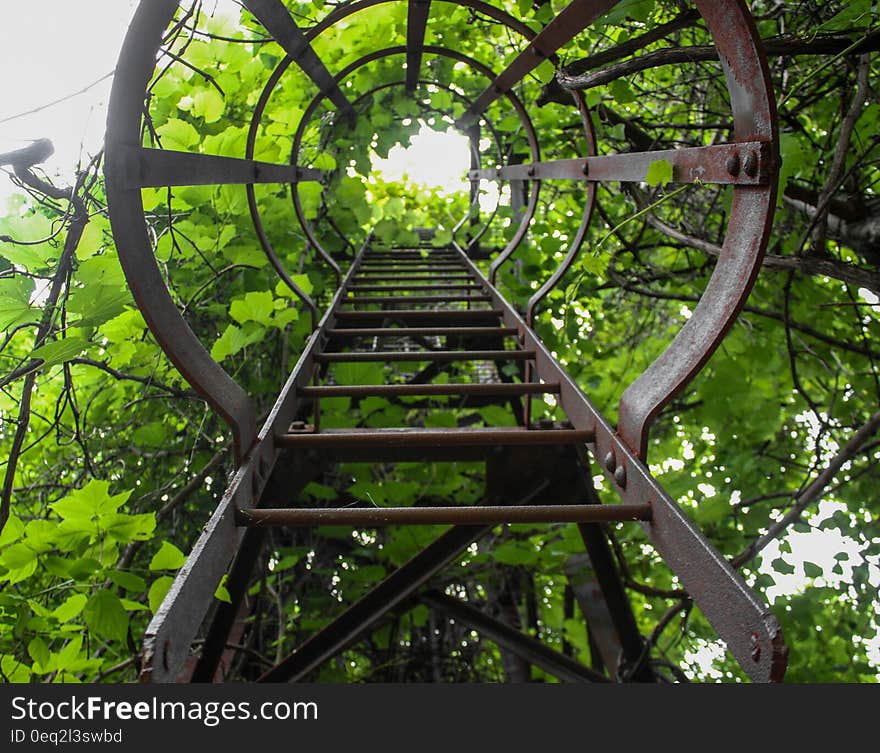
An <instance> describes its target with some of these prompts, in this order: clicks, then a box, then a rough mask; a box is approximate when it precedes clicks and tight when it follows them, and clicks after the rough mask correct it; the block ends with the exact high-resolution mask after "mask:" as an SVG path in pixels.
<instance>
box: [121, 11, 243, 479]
mask: <svg viewBox="0 0 880 753" xmlns="http://www.w3.org/2000/svg"><path fill="white" fill-rule="evenodd" d="M177 7H178V0H154V1H153V2H149V3H141V4H140V5H139V6H138V9H137V11H136V12H135V16H134V19H133V21H132V24H131V27H130V28H129V30H128V34H126V37H125V42H124V43H123V45H122V52H121V54H120V58H119V63H118V65H117V68H116V75H115V77H114V79H113V87H112V90H111V93H110V108H109V113H108V117H107V135H106V160H105V168H104V174H105V176H106V187H107V199H108V206H109V212H110V224H111V227H112V229H113V235H114V237H115V239H116V247H117V250H118V253H119V261H120V263H121V264H122V268H123V271H124V272H125V276H126V278H127V279H128V284H129V287H130V288H131V292H132V295H133V296H134V299H135V301H136V302H137V304H138V307H139V308H140V310H141V312H142V313H143V315H144V319H145V320H146V322H147V325H148V326H149V328H150V331H151V332H152V333H153V336H154V337H155V338H156V340H157V341H158V343H159V345H160V346H161V348H162V350H164V351H165V352H166V353H167V354H168V357H169V358H170V359H171V361H172V363H173V364H174V365H175V367H177V369H178V371H180V373H181V374H182V375H183V376H184V378H185V379H186V380H187V382H189V383H190V384H191V385H192V386H193V388H194V389H195V390H196V391H197V392H198V393H199V394H200V395H201V396H202V397H203V398H204V399H205V400H206V401H207V402H208V404H209V405H210V406H211V407H212V408H213V409H214V410H215V411H216V412H217V413H218V414H219V415H220V416H221V417H222V418H223V420H224V421H225V422H226V423H227V424H228V426H229V427H230V429H231V430H232V435H233V443H234V446H235V457H236V460H237V462H238V463H239V464H241V462H242V461H243V460H244V458H245V457H246V456H247V453H248V451H249V450H250V448H251V446H252V445H253V443H254V441H255V440H256V437H257V428H256V411H255V409H254V406H253V403H252V402H251V399H250V397H248V395H247V393H246V392H245V391H244V390H243V389H242V388H241V386H240V385H239V384H238V383H237V382H236V381H235V380H234V379H233V378H232V377H231V376H229V374H227V373H226V371H225V370H224V369H223V368H222V367H221V366H220V364H218V363H217V362H216V361H215V360H214V359H213V358H211V354H210V353H208V351H207V350H206V349H205V347H204V345H202V343H201V341H200V340H199V339H198V338H197V337H196V336H195V334H194V333H193V331H192V330H191V329H190V327H189V325H188V324H187V323H186V320H185V319H184V318H183V316H182V315H181V313H180V312H179V311H178V309H177V306H176V305H175V303H174V300H173V299H172V298H171V294H170V292H169V290H168V286H167V285H166V284H165V280H164V279H163V278H162V273H161V272H160V271H159V266H158V264H156V258H155V256H154V254H153V249H152V247H151V246H150V242H149V237H148V234H147V226H146V220H145V219H144V203H143V199H142V197H141V191H140V189H139V188H132V187H130V185H129V184H128V182H127V181H126V176H127V174H128V173H129V172H130V171H131V170H132V168H133V166H132V165H131V164H129V162H128V159H127V155H128V154H129V150H130V149H136V148H139V147H140V145H141V117H142V113H143V102H144V92H145V91H146V89H147V84H148V83H149V80H150V76H152V74H153V71H154V69H155V65H156V51H157V50H158V49H159V46H160V44H161V42H162V33H163V32H164V31H165V29H166V28H167V26H168V24H169V23H170V21H171V19H172V18H173V17H174V13H175V11H176V10H177Z"/></svg>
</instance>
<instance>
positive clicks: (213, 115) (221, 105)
mask: <svg viewBox="0 0 880 753" xmlns="http://www.w3.org/2000/svg"><path fill="white" fill-rule="evenodd" d="M225 109H226V102H224V101H223V97H221V96H220V92H218V91H217V90H216V89H214V88H213V87H210V88H207V89H201V90H199V91H198V92H197V93H196V95H195V97H193V107H192V114H193V115H196V116H198V117H200V118H204V119H205V122H206V123H216V122H217V121H218V120H220V117H221V116H222V115H223V111H224V110H225Z"/></svg>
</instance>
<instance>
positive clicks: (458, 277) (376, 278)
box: [352, 270, 474, 282]
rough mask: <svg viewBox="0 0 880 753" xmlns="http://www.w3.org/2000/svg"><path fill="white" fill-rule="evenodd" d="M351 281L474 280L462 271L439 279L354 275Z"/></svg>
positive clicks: (410, 276)
mask: <svg viewBox="0 0 880 753" xmlns="http://www.w3.org/2000/svg"><path fill="white" fill-rule="evenodd" d="M352 279H353V280H360V281H362V282H373V281H377V282H378V281H381V282H388V281H389V280H391V281H393V282H401V281H405V282H426V281H430V280H434V281H435V282H436V281H438V280H439V281H443V282H454V281H456V280H458V281H461V282H466V281H470V280H473V279H474V278H473V277H472V276H471V273H470V272H467V271H465V270H463V271H462V272H460V273H458V274H457V275H448V274H447V275H441V276H440V277H436V276H434V275H356V276H355V277H354V278H352Z"/></svg>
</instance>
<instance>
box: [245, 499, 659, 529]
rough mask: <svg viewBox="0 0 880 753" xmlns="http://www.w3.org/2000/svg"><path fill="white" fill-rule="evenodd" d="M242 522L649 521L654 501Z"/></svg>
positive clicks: (258, 516) (370, 510)
mask: <svg viewBox="0 0 880 753" xmlns="http://www.w3.org/2000/svg"><path fill="white" fill-rule="evenodd" d="M236 517H237V522H238V525H239V526H245V527H250V528H263V527H268V526H290V527H293V526H333V525H336V526H356V525H367V526H386V525H468V524H473V525H477V524H479V525H487V524H493V523H604V522H611V521H635V520H650V519H651V506H650V505H627V504H613V505H519V506H518V505H509V506H504V505H493V506H489V505H485V506H478V507H470V506H468V507H465V506H461V507H329V508H323V509H322V508H301V507H298V508H271V509H248V510H238V511H237V514H236Z"/></svg>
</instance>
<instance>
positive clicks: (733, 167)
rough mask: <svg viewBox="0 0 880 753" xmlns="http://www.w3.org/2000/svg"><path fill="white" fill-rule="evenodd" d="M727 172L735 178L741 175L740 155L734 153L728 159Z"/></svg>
mask: <svg viewBox="0 0 880 753" xmlns="http://www.w3.org/2000/svg"><path fill="white" fill-rule="evenodd" d="M726 166H727V172H728V173H729V174H730V175H732V176H733V177H734V178H735V177H736V176H737V175H739V169H740V163H739V154H737V153H734V154H731V155H730V156H729V157H728V158H727V165H726Z"/></svg>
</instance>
